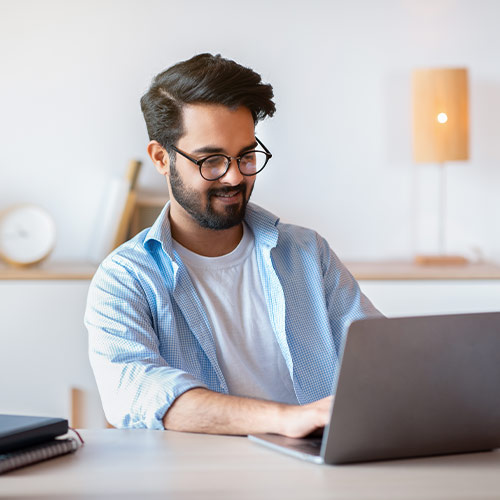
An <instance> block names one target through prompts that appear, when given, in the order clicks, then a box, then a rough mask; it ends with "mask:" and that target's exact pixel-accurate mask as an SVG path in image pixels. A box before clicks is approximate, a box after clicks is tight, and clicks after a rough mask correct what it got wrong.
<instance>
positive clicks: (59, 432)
mask: <svg viewBox="0 0 500 500" xmlns="http://www.w3.org/2000/svg"><path fill="white" fill-rule="evenodd" d="M67 432H68V421H67V420H65V419H61V418H48V417H33V416H27V415H5V414H1V415H0V474H3V473H5V472H8V471H10V470H14V469H18V468H20V467H24V466H26V465H30V464H35V463H38V462H42V461H44V460H48V459H50V458H54V457H57V456H60V455H65V454H67V453H71V452H74V451H76V450H77V449H78V448H79V446H80V443H79V442H78V441H77V440H76V439H74V438H72V437H67V438H63V437H62V436H64V435H65V434H67Z"/></svg>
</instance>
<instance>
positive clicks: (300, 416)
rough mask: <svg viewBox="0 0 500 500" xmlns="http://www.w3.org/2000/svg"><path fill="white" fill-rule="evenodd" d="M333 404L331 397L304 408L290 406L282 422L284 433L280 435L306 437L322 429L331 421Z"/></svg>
mask: <svg viewBox="0 0 500 500" xmlns="http://www.w3.org/2000/svg"><path fill="white" fill-rule="evenodd" d="M332 403H333V396H329V397H327V398H323V399H320V400H318V401H315V402H314V403H309V404H307V405H303V406H293V405H290V406H288V407H287V408H286V409H285V417H284V418H283V420H282V425H283V428H282V431H281V432H279V433H278V434H283V435H284V436H288V437H304V436H307V435H308V434H310V433H311V432H314V431H315V430H317V429H322V428H323V427H324V426H325V425H326V424H327V423H328V422H329V420H330V410H331V406H332Z"/></svg>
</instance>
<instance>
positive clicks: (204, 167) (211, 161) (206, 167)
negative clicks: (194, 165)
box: [201, 155, 227, 181]
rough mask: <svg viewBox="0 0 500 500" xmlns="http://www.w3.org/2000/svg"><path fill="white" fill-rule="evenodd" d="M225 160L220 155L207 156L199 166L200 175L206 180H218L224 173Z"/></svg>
mask: <svg viewBox="0 0 500 500" xmlns="http://www.w3.org/2000/svg"><path fill="white" fill-rule="evenodd" d="M226 166H227V158H226V157H225V156H222V155H214V156H209V157H208V158H206V159H205V160H203V163H202V164H201V175H202V176H203V177H204V178H205V179H207V180H209V181H210V180H215V179H218V178H219V177H220V176H221V175H223V174H224V173H225V171H226Z"/></svg>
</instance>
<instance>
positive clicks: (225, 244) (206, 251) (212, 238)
mask: <svg viewBox="0 0 500 500" xmlns="http://www.w3.org/2000/svg"><path fill="white" fill-rule="evenodd" d="M169 218H170V227H171V233H172V238H173V239H174V240H175V241H177V243H180V244H181V245H182V246H183V247H185V248H187V249H188V250H191V252H194V253H197V254H199V255H203V256H205V257H220V256H221V255H226V254H228V253H230V252H232V251H233V250H234V249H235V248H236V247H237V246H238V244H239V242H240V241H241V238H242V237H243V223H241V224H238V225H237V226H234V227H231V228H229V229H222V230H215V229H207V228H204V227H201V226H200V225H199V224H198V223H197V222H196V221H195V220H193V219H192V218H191V217H190V216H189V215H188V214H180V213H176V211H174V213H172V210H170V214H169Z"/></svg>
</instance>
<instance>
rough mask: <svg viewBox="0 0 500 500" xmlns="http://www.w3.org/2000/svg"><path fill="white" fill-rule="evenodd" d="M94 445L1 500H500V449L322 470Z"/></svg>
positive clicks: (207, 450)
mask: <svg viewBox="0 0 500 500" xmlns="http://www.w3.org/2000/svg"><path fill="white" fill-rule="evenodd" d="M82 435H83V437H84V439H85V441H86V444H85V446H84V447H83V448H82V449H80V450H79V451H77V452H76V453H75V454H72V455H67V456H64V457H59V458H56V459H53V460H50V461H47V462H42V463H40V464H37V465H32V466H29V467H26V468H24V469H19V470H17V471H12V472H10V473H8V474H6V475H4V476H1V477H0V498H2V497H5V496H7V497H9V498H24V499H34V498H37V499H39V498H45V499H49V498H50V499H62V498H73V499H76V498H78V499H84V498H92V499H98V498H99V499H100V498H121V499H141V500H153V499H160V498H161V499H165V498H168V499H171V498H175V499H183V500H186V499H191V498H197V499H198V498H203V499H204V500H211V499H213V500H221V499H231V500H236V499H237V500H245V499H250V498H252V499H254V498H273V499H281V498H286V499H287V500H293V499H301V500H304V499H307V500H310V499H327V498H328V499H330V498H336V499H341V498H346V499H347V498H349V499H387V500H390V499H405V498H412V499H415V498H418V499H426V498H433V499H435V498H439V499H447V498H449V499H457V498H464V499H465V498H466V499H489V498H491V499H493V498H495V499H498V498H499V494H500V450H499V451H495V452H488V453H475V454H464V455H453V456H443V457H434V458H425V459H412V460H397V461H390V462H377V463H368V464H357V465H343V466H326V465H323V466H322V465H314V464H310V463H307V462H303V461H301V460H298V459H295V458H292V457H288V456H286V455H282V454H279V453H277V452H274V451H272V450H269V449H267V448H264V447H260V446H259V445H257V444H255V443H252V442H251V441H249V440H248V439H246V438H244V437H228V436H208V435H197V434H184V433H176V432H164V431H149V430H114V429H107V430H86V431H82Z"/></svg>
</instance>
